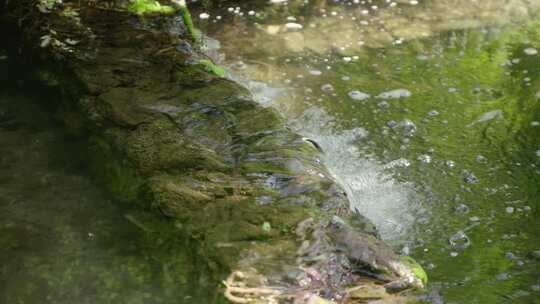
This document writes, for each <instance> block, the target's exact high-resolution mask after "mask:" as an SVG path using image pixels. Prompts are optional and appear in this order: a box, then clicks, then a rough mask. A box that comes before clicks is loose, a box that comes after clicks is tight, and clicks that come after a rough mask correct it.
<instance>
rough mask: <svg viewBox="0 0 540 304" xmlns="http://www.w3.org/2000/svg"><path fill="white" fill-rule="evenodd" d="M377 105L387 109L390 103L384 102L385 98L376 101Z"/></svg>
mask: <svg viewBox="0 0 540 304" xmlns="http://www.w3.org/2000/svg"><path fill="white" fill-rule="evenodd" d="M377 106H378V107H379V108H381V109H388V108H389V107H390V104H389V103H388V102H386V101H385V100H383V101H381V102H379V103H377Z"/></svg>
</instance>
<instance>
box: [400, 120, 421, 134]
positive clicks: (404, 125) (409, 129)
mask: <svg viewBox="0 0 540 304" xmlns="http://www.w3.org/2000/svg"><path fill="white" fill-rule="evenodd" d="M395 128H399V129H402V130H403V131H405V132H406V133H408V134H413V133H414V132H416V125H415V124H414V122H412V120H410V119H404V120H402V121H400V122H398V123H397V124H396V126H395Z"/></svg>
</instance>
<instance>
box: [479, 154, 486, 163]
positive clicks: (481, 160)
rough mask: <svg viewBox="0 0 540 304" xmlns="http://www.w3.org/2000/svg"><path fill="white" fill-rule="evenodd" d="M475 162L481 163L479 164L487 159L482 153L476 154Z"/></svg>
mask: <svg viewBox="0 0 540 304" xmlns="http://www.w3.org/2000/svg"><path fill="white" fill-rule="evenodd" d="M476 162H477V163H481V164H485V163H486V162H487V159H486V157H485V156H483V155H477V156H476Z"/></svg>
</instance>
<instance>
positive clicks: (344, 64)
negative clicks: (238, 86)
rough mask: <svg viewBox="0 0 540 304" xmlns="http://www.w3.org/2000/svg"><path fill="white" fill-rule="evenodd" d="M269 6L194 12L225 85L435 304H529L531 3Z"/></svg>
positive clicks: (534, 296) (534, 23)
mask: <svg viewBox="0 0 540 304" xmlns="http://www.w3.org/2000/svg"><path fill="white" fill-rule="evenodd" d="M273 2H275V3H273V4H272V3H269V2H263V1H261V2H249V3H246V2H238V1H237V2H235V1H220V2H219V3H217V2H216V3H214V4H212V3H209V4H206V5H205V4H204V3H199V2H196V3H195V4H194V8H195V9H194V17H195V19H196V23H197V24H198V26H199V27H200V28H202V29H203V31H205V32H207V33H208V34H209V36H210V37H212V38H208V39H207V41H206V44H207V47H208V48H209V50H210V54H212V55H213V57H215V59H216V60H219V61H220V62H221V64H222V65H224V66H226V67H228V70H229V77H231V78H233V79H236V80H238V81H240V82H242V83H244V84H245V85H246V86H247V87H249V88H250V89H251V91H252V92H253V94H254V96H255V97H256V99H257V100H258V101H259V102H260V103H262V104H263V105H265V106H273V107H276V108H278V109H280V111H281V112H282V113H283V115H284V116H285V118H286V119H287V121H288V123H289V125H290V126H291V128H293V129H294V130H296V131H297V132H300V133H301V134H303V135H304V136H306V137H310V138H312V139H314V140H315V141H317V142H318V143H319V144H320V145H321V147H322V148H323V150H324V151H325V156H324V161H325V163H326V165H327V166H328V167H329V169H330V170H331V171H332V173H333V174H334V177H335V178H336V179H337V180H338V181H339V182H340V183H341V184H342V185H343V186H344V187H345V189H346V190H347V193H348V195H349V197H350V198H351V201H352V202H351V204H352V206H351V207H352V208H355V209H358V210H359V211H360V212H362V213H363V214H365V215H367V216H368V217H369V218H370V219H372V220H373V221H374V222H375V224H376V225H377V226H378V228H379V230H380V232H381V235H382V237H383V238H384V239H385V240H387V241H388V242H390V243H391V244H392V245H393V246H395V248H396V250H398V251H401V252H403V253H405V254H411V255H412V256H414V257H415V258H417V259H418V260H419V261H420V262H421V263H422V265H423V266H424V267H425V268H426V269H427V271H428V274H429V275H430V279H431V284H430V286H431V288H433V289H435V290H438V291H439V292H440V294H441V295H442V297H443V299H444V301H445V302H447V303H536V302H540V281H539V276H538V269H540V263H539V258H538V255H539V253H538V250H540V211H539V208H540V196H539V194H540V167H539V166H540V102H539V99H540V79H539V77H540V54H538V53H539V51H540V30H539V29H540V18H539V17H538V16H539V15H538V13H539V12H540V11H539V9H540V1H517V0H516V1H498V0H490V1H481V2H480V1H352V0H351V1H338V0H336V1H287V2H285V1H281V2H280V1H273ZM278 2H279V3H278ZM201 13H205V14H208V15H209V18H206V17H207V16H206V15H203V17H204V18H198V16H199V14H201ZM214 39H215V40H214ZM218 45H219V47H220V49H219V51H216V47H217V46H218Z"/></svg>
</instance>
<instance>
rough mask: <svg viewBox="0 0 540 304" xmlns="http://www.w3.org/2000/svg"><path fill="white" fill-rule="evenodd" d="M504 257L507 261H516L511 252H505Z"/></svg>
mask: <svg viewBox="0 0 540 304" xmlns="http://www.w3.org/2000/svg"><path fill="white" fill-rule="evenodd" d="M504 257H505V258H507V259H509V260H517V256H516V255H515V254H514V253H513V252H511V251H507V252H505V253H504Z"/></svg>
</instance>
